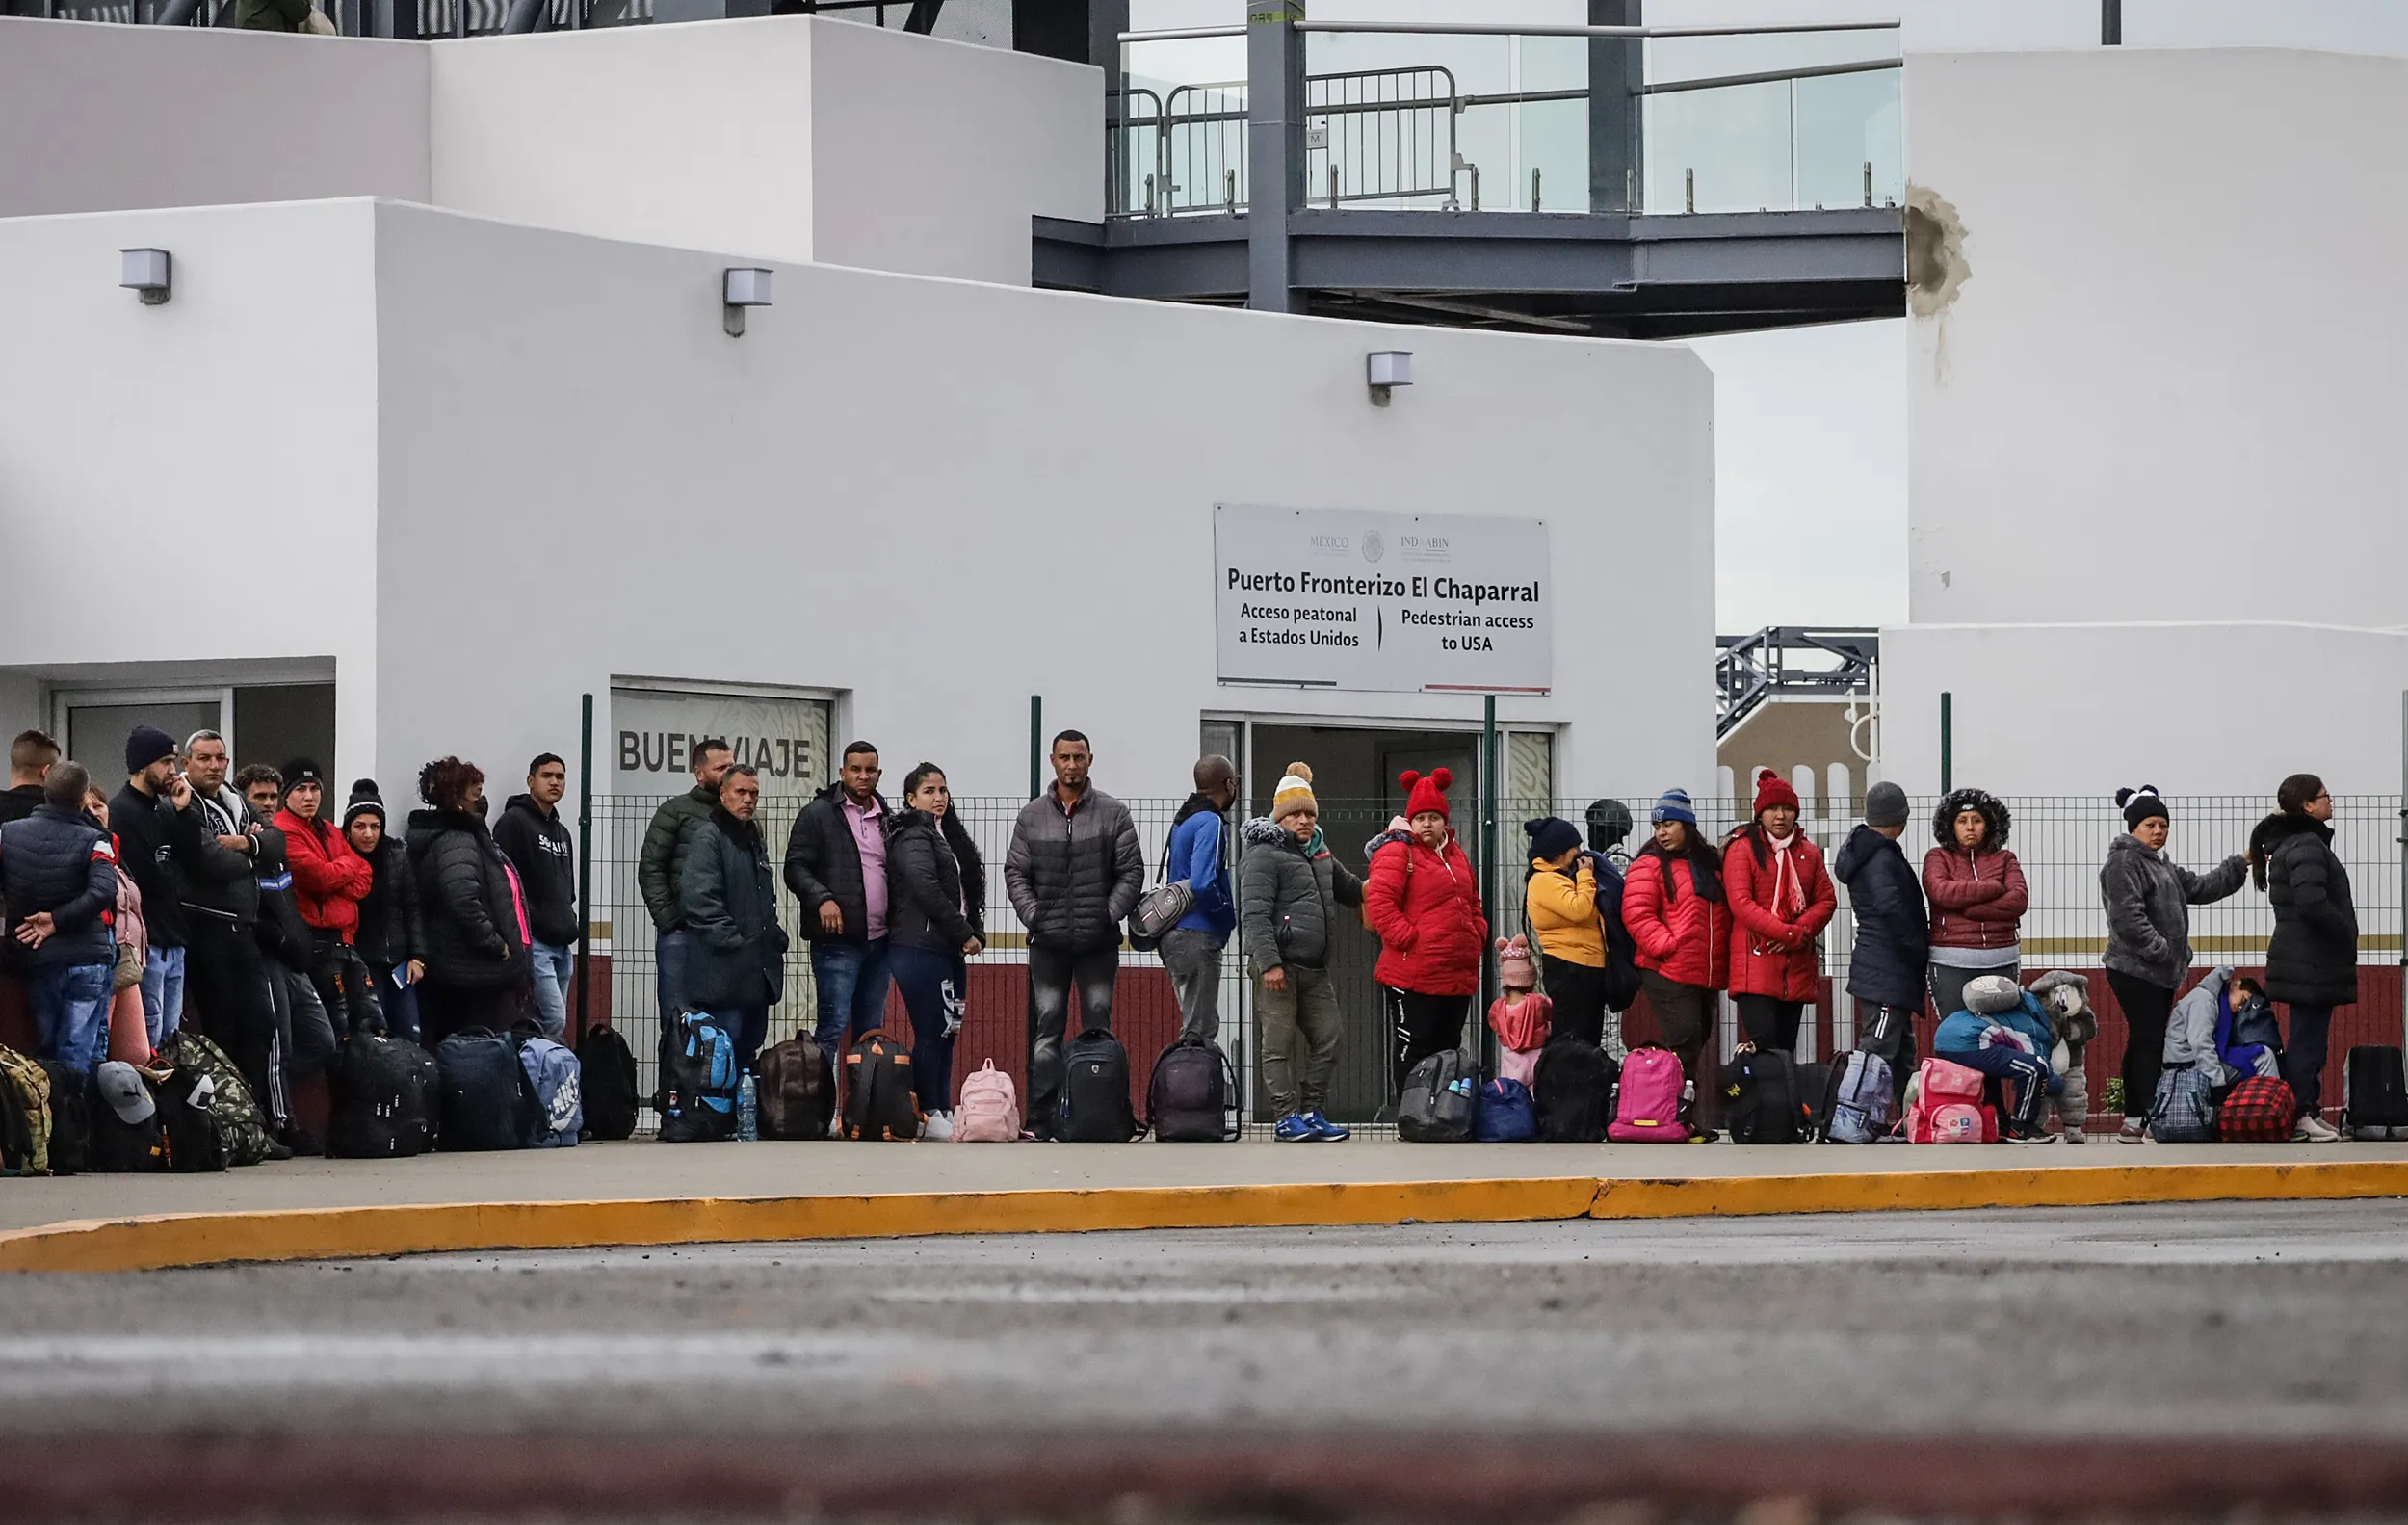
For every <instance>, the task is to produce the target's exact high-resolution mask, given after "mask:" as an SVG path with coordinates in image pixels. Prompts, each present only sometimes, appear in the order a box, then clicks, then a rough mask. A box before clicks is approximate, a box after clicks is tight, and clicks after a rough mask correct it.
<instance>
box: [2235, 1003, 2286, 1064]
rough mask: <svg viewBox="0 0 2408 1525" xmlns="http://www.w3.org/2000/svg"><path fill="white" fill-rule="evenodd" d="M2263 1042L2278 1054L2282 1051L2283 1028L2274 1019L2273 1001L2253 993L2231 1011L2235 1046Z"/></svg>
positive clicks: (2246, 1045) (2245, 1046) (2243, 1046)
mask: <svg viewBox="0 0 2408 1525" xmlns="http://www.w3.org/2000/svg"><path fill="white" fill-rule="evenodd" d="M2252 1044H2264V1046H2265V1047H2267V1048H2269V1049H2271V1050H2273V1051H2274V1052H2275V1053H2277V1054H2279V1053H2281V1052H2282V1051H2283V1030H2282V1028H2280V1027H2279V1026H2277V1025H2276V1024H2275V1021H2274V1003H2273V1002H2271V1001H2269V1000H2267V999H2266V998H2265V997H2264V996H2263V995H2253V996H2251V997H2250V998H2249V999H2247V1000H2246V1001H2243V1002H2241V1003H2240V1005H2239V1006H2238V1007H2237V1008H2236V1009H2235V1010H2234V1012H2233V1039H2232V1046H2233V1047H2235V1048H2247V1047H2249V1046H2250V1045H2252Z"/></svg>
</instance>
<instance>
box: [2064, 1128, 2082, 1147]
mask: <svg viewBox="0 0 2408 1525" xmlns="http://www.w3.org/2000/svg"><path fill="white" fill-rule="evenodd" d="M2065 1142H2066V1143H2068V1144H2080V1143H2081V1142H2082V1131H2081V1129H2080V1128H2068V1129H2066V1130H2065Z"/></svg>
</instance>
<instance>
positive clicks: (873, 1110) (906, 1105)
mask: <svg viewBox="0 0 2408 1525" xmlns="http://www.w3.org/2000/svg"><path fill="white" fill-rule="evenodd" d="M919 1136H920V1103H919V1100H918V1098H916V1097H915V1096H914V1095H913V1094H912V1091H911V1051H910V1050H909V1049H906V1048H904V1047H903V1046H902V1045H900V1044H898V1043H897V1042H896V1041H895V1040H894V1039H891V1038H889V1037H887V1036H886V1035H885V1034H884V1033H882V1032H877V1031H872V1032H868V1033H864V1034H862V1035H861V1037H860V1038H858V1039H855V1040H854V1042H853V1045H852V1051H851V1053H849V1054H847V1055H846V1056H845V1137H846V1138H848V1139H867V1140H869V1141H871V1142H872V1143H890V1142H891V1143H896V1144H907V1143H909V1142H910V1141H911V1140H913V1139H916V1138H918V1137H919Z"/></svg>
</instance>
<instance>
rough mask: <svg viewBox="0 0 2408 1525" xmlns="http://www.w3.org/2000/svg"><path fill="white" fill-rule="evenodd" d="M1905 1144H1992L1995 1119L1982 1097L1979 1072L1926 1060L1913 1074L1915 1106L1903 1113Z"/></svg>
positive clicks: (1996, 1135)
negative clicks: (1904, 1118)
mask: <svg viewBox="0 0 2408 1525" xmlns="http://www.w3.org/2000/svg"><path fill="white" fill-rule="evenodd" d="M1906 1142H1907V1143H1909V1144H1996V1143H1998V1142H1999V1115H1998V1113H1997V1112H1996V1111H1995V1110H1993V1109H1992V1108H1991V1106H1990V1104H1989V1102H1988V1101H1987V1099H1986V1098H1985V1097H1984V1095H1983V1081H1982V1074H1981V1071H1980V1070H1977V1069H1968V1068H1966V1067H1965V1066H1964V1065H1954V1064H1950V1062H1949V1061H1947V1060H1945V1059H1926V1060H1924V1062H1923V1067H1922V1068H1921V1069H1919V1070H1917V1071H1916V1072H1915V1102H1914V1105H1912V1106H1910V1107H1908V1108H1907V1109H1906Z"/></svg>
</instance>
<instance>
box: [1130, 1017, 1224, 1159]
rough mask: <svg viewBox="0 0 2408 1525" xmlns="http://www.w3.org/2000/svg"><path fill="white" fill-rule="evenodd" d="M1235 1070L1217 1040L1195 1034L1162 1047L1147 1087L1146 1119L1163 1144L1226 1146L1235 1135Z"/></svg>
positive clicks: (1155, 1135)
mask: <svg viewBox="0 0 2408 1525" xmlns="http://www.w3.org/2000/svg"><path fill="white" fill-rule="evenodd" d="M1237 1090H1238V1072H1237V1071H1236V1070H1235V1069H1234V1068H1232V1067H1231V1066H1230V1064H1229V1056H1228V1055H1227V1054H1225V1053H1223V1052H1221V1047H1220V1045H1219V1044H1218V1043H1215V1042H1211V1041H1208V1040H1207V1039H1201V1038H1196V1037H1193V1036H1183V1037H1182V1038H1181V1039H1179V1041H1177V1042H1176V1043H1173V1044H1171V1045H1170V1046H1169V1047H1168V1048H1165V1049H1164V1050H1163V1053H1162V1057H1161V1058H1160V1059H1157V1060H1155V1061H1154V1078H1153V1079H1152V1080H1150V1081H1148V1082H1147V1083H1146V1087H1145V1121H1146V1125H1147V1126H1148V1127H1149V1128H1151V1129H1152V1130H1153V1132H1154V1137H1156V1138H1157V1139H1160V1140H1162V1141H1163V1142H1164V1143H1165V1144H1224V1143H1227V1142H1229V1141H1230V1140H1233V1139H1235V1138H1236V1137H1237V1136H1238V1129H1237V1125H1236V1122H1235V1119H1234V1118H1232V1117H1231V1116H1230V1108H1229V1099H1230V1097H1231V1096H1233V1095H1235V1094H1236V1093H1237Z"/></svg>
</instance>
